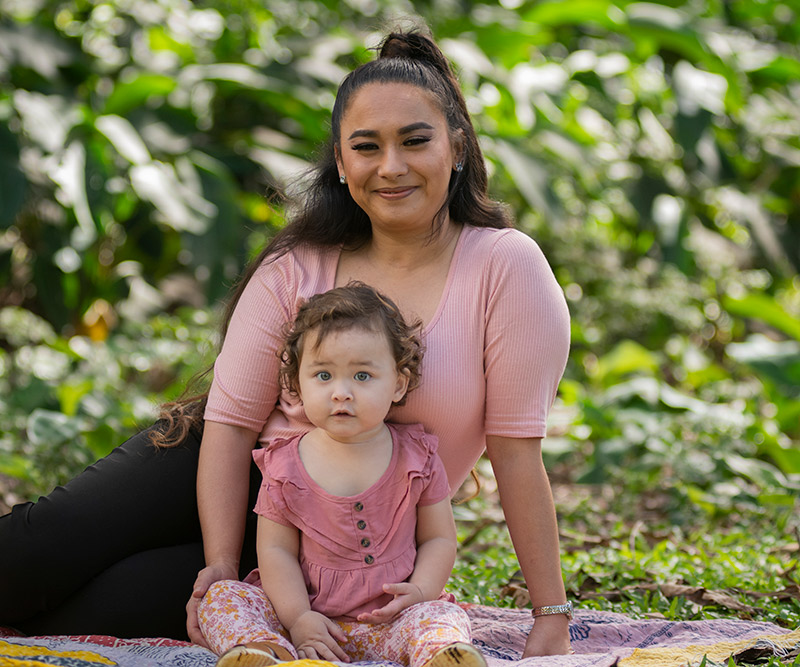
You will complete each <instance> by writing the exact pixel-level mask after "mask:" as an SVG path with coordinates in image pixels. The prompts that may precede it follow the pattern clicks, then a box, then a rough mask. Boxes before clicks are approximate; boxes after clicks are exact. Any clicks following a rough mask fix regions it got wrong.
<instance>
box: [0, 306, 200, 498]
mask: <svg viewBox="0 0 800 667" xmlns="http://www.w3.org/2000/svg"><path fill="white" fill-rule="evenodd" d="M0 338H2V339H4V340H7V341H9V342H11V343H12V344H13V348H12V350H10V351H3V350H0V371H2V372H0V434H1V435H0V473H1V474H3V475H7V476H10V477H12V478H15V480H16V485H15V488H14V496H16V497H20V498H25V497H32V496H35V495H36V494H37V493H44V492H47V491H49V490H50V489H51V488H52V487H53V486H55V485H56V484H62V483H64V482H66V481H67V480H68V479H70V478H71V477H73V476H74V475H76V474H77V473H78V472H80V470H82V469H83V468H84V467H86V466H87V465H89V464H90V463H92V462H93V461H95V460H96V459H98V458H100V457H101V456H105V455H106V454H108V453H109V452H110V451H111V449H113V448H114V447H116V446H117V445H119V444H121V442H122V440H124V434H132V433H134V432H135V431H136V430H137V429H139V428H143V427H144V426H146V425H148V424H150V423H152V422H153V419H154V418H155V417H156V415H157V406H158V404H159V403H160V402H161V401H163V400H165V399H171V398H176V397H177V396H178V395H179V394H180V393H181V392H182V391H183V389H184V387H185V386H186V385H187V383H188V382H189V380H190V377H191V376H192V375H193V374H194V373H195V372H196V371H197V370H201V369H203V368H204V367H205V366H207V365H208V364H209V363H210V361H211V360H212V359H213V348H212V345H211V342H210V341H212V340H213V339H214V336H213V331H212V328H211V325H210V322H209V317H208V314H207V313H206V312H205V311H186V312H181V313H179V314H176V315H172V316H167V315H160V316H158V317H155V318H153V319H152V320H151V321H149V322H148V323H147V324H144V325H139V324H136V323H134V322H127V323H126V324H125V325H124V326H123V327H122V328H121V330H120V331H119V332H118V333H116V334H114V335H112V336H111V337H109V338H108V339H107V340H104V341H92V340H91V339H89V338H88V337H85V336H73V337H71V338H69V339H68V340H67V339H64V338H61V337H58V336H56V335H55V333H54V332H53V330H52V327H51V326H50V325H49V324H48V323H47V322H45V321H44V320H42V319H41V318H39V317H37V316H36V315H33V314H32V313H31V312H29V311H27V310H24V309H22V308H18V307H12V306H9V307H6V308H3V309H2V310H0Z"/></svg>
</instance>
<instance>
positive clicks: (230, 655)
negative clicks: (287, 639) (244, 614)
mask: <svg viewBox="0 0 800 667" xmlns="http://www.w3.org/2000/svg"><path fill="white" fill-rule="evenodd" d="M279 662H281V661H280V660H278V657H277V656H276V655H275V651H273V650H272V647H271V645H270V644H269V643H268V642H251V643H249V644H237V645H236V646H234V647H233V648H230V649H228V650H227V651H225V653H223V654H222V655H221V656H219V659H218V660H217V667H269V666H270V665H276V664H278V663H279Z"/></svg>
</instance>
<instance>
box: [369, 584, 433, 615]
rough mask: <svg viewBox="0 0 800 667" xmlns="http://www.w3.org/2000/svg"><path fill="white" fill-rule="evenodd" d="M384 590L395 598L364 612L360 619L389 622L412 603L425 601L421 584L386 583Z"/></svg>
mask: <svg viewBox="0 0 800 667" xmlns="http://www.w3.org/2000/svg"><path fill="white" fill-rule="evenodd" d="M383 592H384V593H388V594H389V595H394V600H392V601H391V602H389V603H387V604H386V605H384V606H383V607H381V608H380V609H374V610H372V611H371V612H369V613H367V612H364V613H363V614H359V615H358V620H359V621H361V622H362V623H388V622H389V621H391V620H392V619H393V618H394V617H395V616H397V615H398V614H399V613H400V612H401V611H403V610H404V609H408V608H409V607H410V606H411V605H412V604H417V603H419V602H424V601H425V596H424V595H423V594H422V591H421V590H420V588H419V586H417V585H416V584H410V583H408V582H402V583H399V584H384V585H383Z"/></svg>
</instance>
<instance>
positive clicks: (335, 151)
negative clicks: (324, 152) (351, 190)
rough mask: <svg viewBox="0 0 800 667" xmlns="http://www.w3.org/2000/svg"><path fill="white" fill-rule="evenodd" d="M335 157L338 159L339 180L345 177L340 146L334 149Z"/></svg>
mask: <svg viewBox="0 0 800 667" xmlns="http://www.w3.org/2000/svg"><path fill="white" fill-rule="evenodd" d="M333 157H334V158H335V159H336V168H337V169H338V170H339V178H341V177H342V176H344V165H343V164H342V152H341V151H340V150H339V146H338V144H336V145H334V147H333Z"/></svg>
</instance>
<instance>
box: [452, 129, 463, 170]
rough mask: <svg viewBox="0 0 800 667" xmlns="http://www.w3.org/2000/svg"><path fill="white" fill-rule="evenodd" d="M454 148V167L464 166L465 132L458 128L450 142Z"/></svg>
mask: <svg viewBox="0 0 800 667" xmlns="http://www.w3.org/2000/svg"><path fill="white" fill-rule="evenodd" d="M450 143H451V144H452V146H453V165H454V166H455V165H456V164H459V163H460V164H464V158H465V157H466V143H467V142H466V141H465V140H464V130H462V129H461V128H458V130H456V131H455V132H454V133H453V138H452V140H451V142H450Z"/></svg>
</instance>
